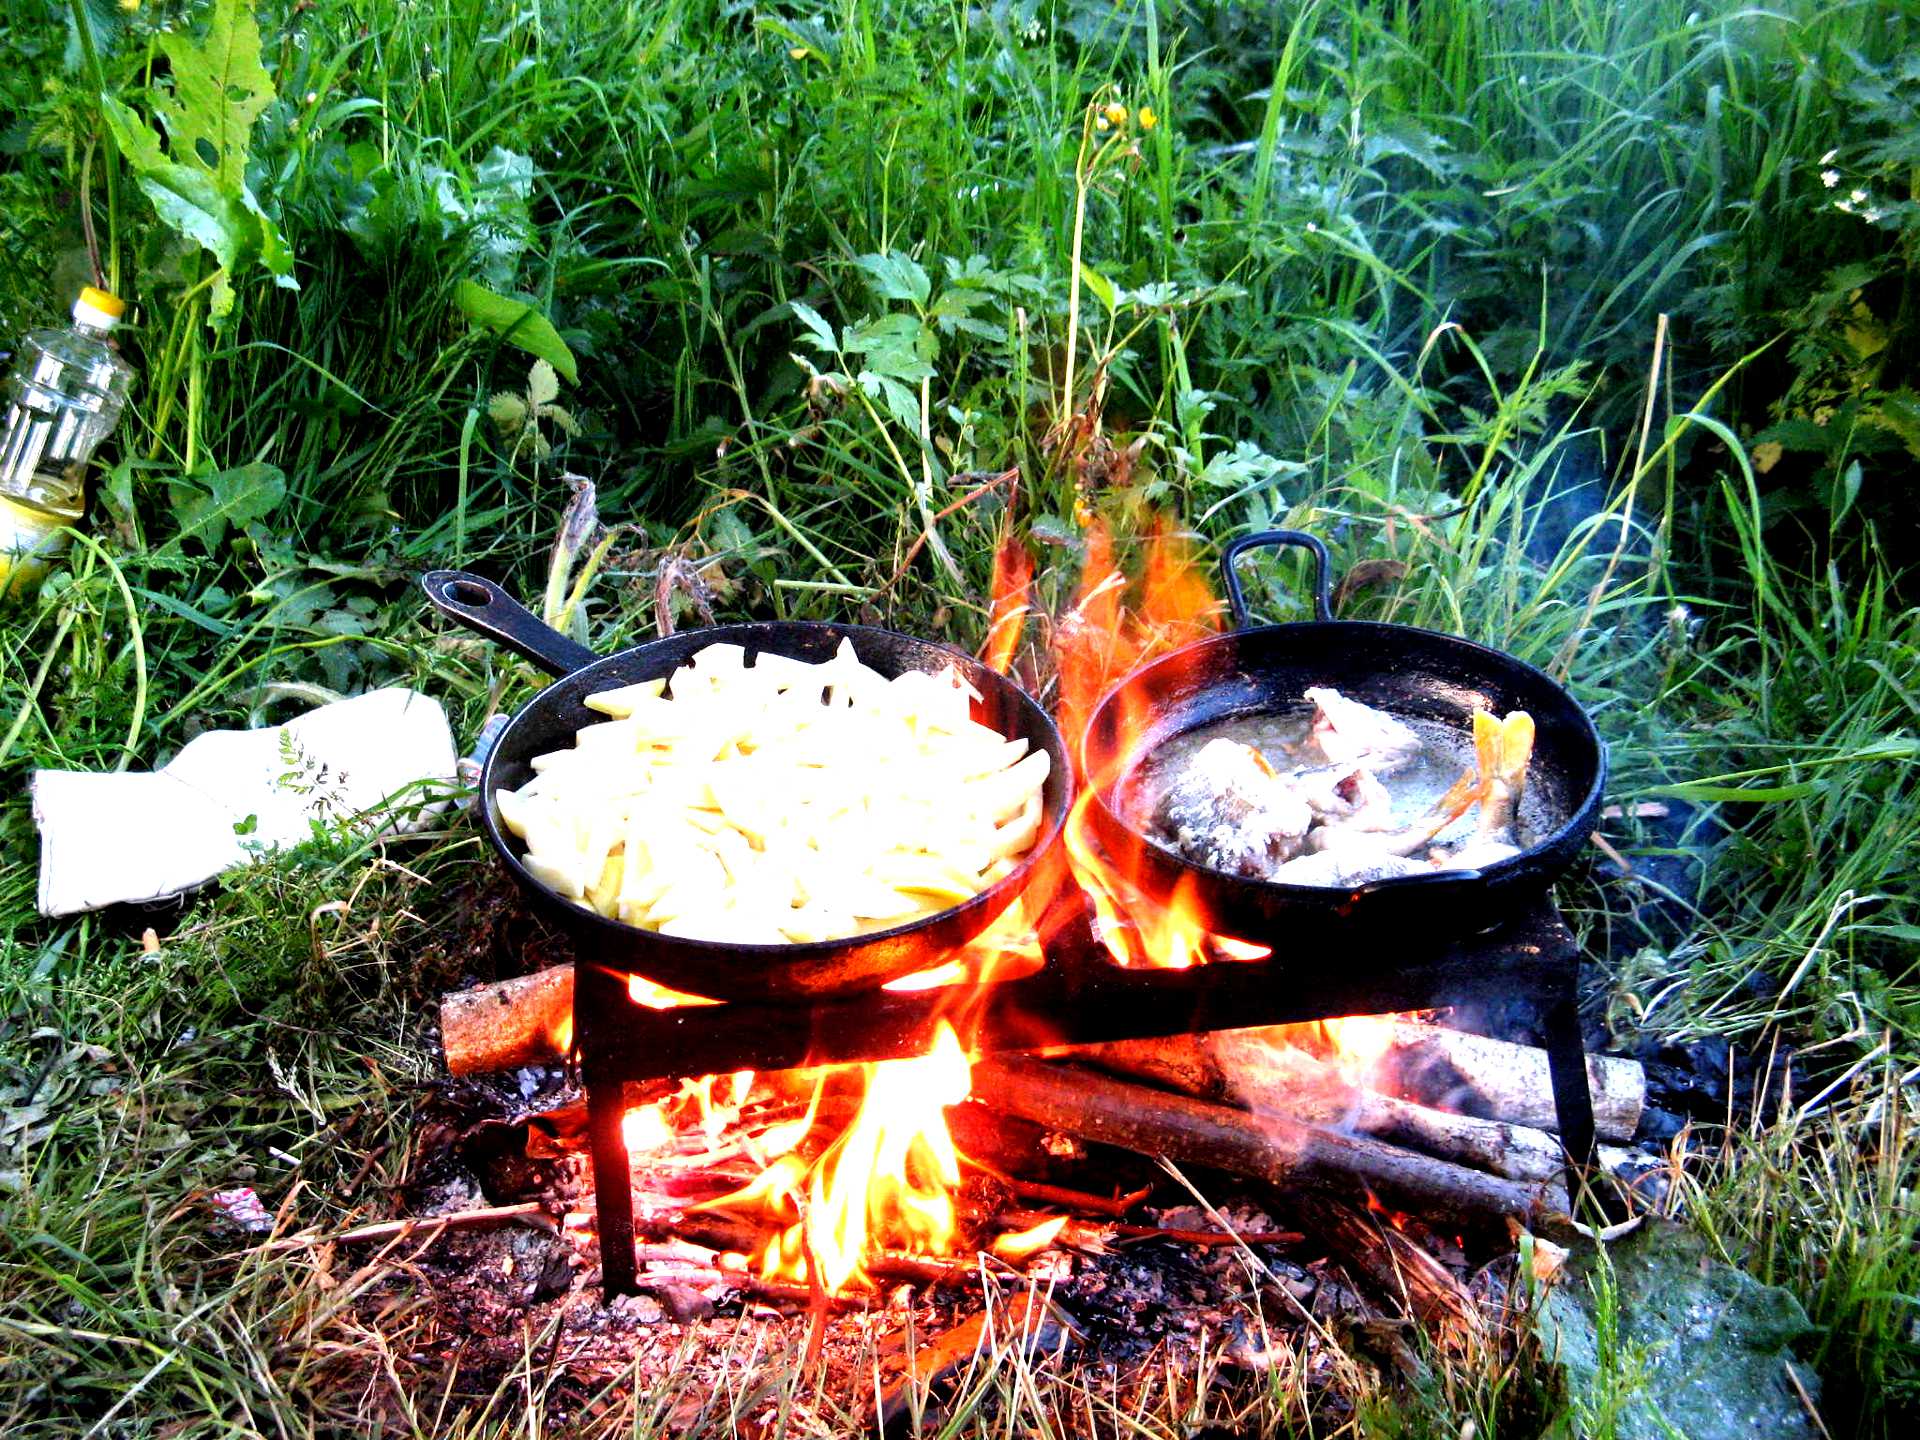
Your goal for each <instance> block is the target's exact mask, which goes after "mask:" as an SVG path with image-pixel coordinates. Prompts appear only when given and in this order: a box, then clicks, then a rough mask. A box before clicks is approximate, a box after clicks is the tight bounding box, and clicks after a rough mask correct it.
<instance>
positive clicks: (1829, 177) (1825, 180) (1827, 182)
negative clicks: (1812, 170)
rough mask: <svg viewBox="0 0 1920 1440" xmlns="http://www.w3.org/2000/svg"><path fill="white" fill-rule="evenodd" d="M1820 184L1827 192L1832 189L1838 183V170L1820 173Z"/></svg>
mask: <svg viewBox="0 0 1920 1440" xmlns="http://www.w3.org/2000/svg"><path fill="white" fill-rule="evenodd" d="M1820 183H1821V184H1822V185H1824V186H1826V187H1827V188H1828V189H1829V190H1831V189H1833V188H1834V187H1835V186H1836V185H1838V184H1839V183H1840V172H1839V171H1838V170H1822V171H1821V172H1820Z"/></svg>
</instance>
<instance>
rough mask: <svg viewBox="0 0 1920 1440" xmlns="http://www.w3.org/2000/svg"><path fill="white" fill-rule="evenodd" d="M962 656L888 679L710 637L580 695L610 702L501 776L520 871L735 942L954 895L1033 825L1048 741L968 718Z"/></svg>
mask: <svg viewBox="0 0 1920 1440" xmlns="http://www.w3.org/2000/svg"><path fill="white" fill-rule="evenodd" d="M979 698H980V697H979V695H978V694H977V693H976V692H975V691H974V690H973V689H972V687H971V686H969V685H967V684H966V683H965V682H964V681H963V680H962V679H961V678H960V676H959V675H958V674H957V673H956V672H955V671H954V670H952V669H948V670H945V671H941V672H938V673H934V672H923V671H909V672H907V673H905V674H902V675H899V676H895V677H893V678H891V679H889V678H888V677H886V676H884V675H881V674H879V673H878V672H877V671H875V670H873V669H872V668H870V667H869V666H867V665H865V664H862V663H861V661H860V659H859V657H858V656H857V655H855V653H854V651H853V647H852V644H851V642H848V641H844V640H843V641H842V642H841V645H840V647H839V648H838V650H837V651H836V652H835V653H834V655H833V657H832V658H831V659H829V660H826V661H824V662H821V663H819V664H810V663H808V662H806V661H801V660H794V659H792V658H790V657H787V656H780V655H751V654H749V653H748V652H747V651H746V650H745V649H743V648H742V647H740V646H738V645H727V644H715V645H709V646H707V647H706V648H705V649H703V650H701V651H698V652H697V653H696V654H694V655H693V656H692V657H691V659H690V660H689V661H688V662H687V663H686V664H685V665H683V666H681V668H680V669H678V670H676V671H675V672H674V673H673V674H672V675H671V676H669V677H667V678H665V679H663V680H648V681H643V682H640V683H638V684H633V685H623V686H620V687H618V688H615V689H610V690H605V691H602V692H600V693H598V694H595V695H590V696H587V697H586V698H585V702H584V703H585V704H586V706H587V708H589V709H591V710H594V711H597V712H599V713H601V714H603V715H606V716H608V717H610V718H609V719H608V720H606V721H605V722H601V723H597V724H592V725H588V726H586V727H585V728H583V729H582V730H581V731H580V732H579V734H578V735H577V736H576V737H575V743H574V745H573V746H572V747H571V748H569V749H566V750H559V751H554V752H551V753H549V754H546V755H541V756H537V757H535V758H534V761H533V770H534V775H533V778H532V779H531V780H529V781H528V782H527V783H526V784H525V785H523V786H521V787H520V788H519V789H518V790H513V791H506V790H502V791H497V792H496V793H495V805H496V807H497V810H498V814H499V817H500V822H501V824H502V825H503V826H505V828H506V829H507V830H508V831H509V832H510V833H512V834H513V835H515V836H516V837H518V838H520V839H521V840H523V841H525V842H526V845H527V855H526V864H527V868H528V870H529V871H530V872H531V873H532V874H534V875H535V876H536V877H537V878H538V879H539V880H540V881H541V882H542V883H543V884H546V885H548V886H550V887H551V888H552V889H553V890H555V891H556V892H557V893H559V894H561V895H564V896H565V897H566V898H568V899H570V900H573V901H575V902H577V903H579V904H581V905H584V906H586V907H588V908H590V909H594V910H597V911H598V912H599V913H601V914H603V915H609V916H612V917H615V918H617V919H619V920H621V921H623V922H625V923H627V924H630V925H637V926H640V927H643V928H647V929H653V930H658V931H660V932H661V933H662V934H668V935H677V936H687V937H691V938H698V939H706V940H714V941H720V942H724V943H731V944H785V943H808V942H813V941H824V940H833V939H839V938H842V937H845V936H851V935H858V934H867V933H871V932H872V931H875V930H883V929H887V928H889V927H891V926H894V925H899V924H903V923H905V922H906V921H909V920H912V919H915V918H917V917H919V916H922V915H928V914H933V913H936V912H938V911H941V910H945V909H948V908H950V907H952V906H954V905H957V904H960V903H962V902H964V901H965V900H967V899H969V898H971V897H972V896H974V895H977V894H978V893H979V892H980V891H981V890H983V889H985V888H986V887H987V886H989V885H991V884H993V883H995V882H996V881H998V880H1000V879H1002V878H1003V877H1004V876H1006V875H1008V874H1010V873H1011V872H1012V871H1013V869H1014V868H1015V866H1016V865H1017V864H1018V862H1019V857H1020V856H1022V855H1024V854H1025V853H1026V852H1027V851H1028V850H1030V849H1031V848H1032V846H1033V844H1034V843H1035V841H1036V840H1037V839H1038V837H1039V834H1040V829H1041V825H1042V821H1043V818H1044V806H1043V804H1042V801H1041V790H1042V787H1043V786H1044V785H1045V783H1046V780H1047V775H1048V768H1049V762H1048V757H1047V755H1046V752H1044V751H1038V752H1035V751H1032V750H1031V748H1030V747H1029V745H1028V744H1027V742H1026V741H1025V740H1018V739H1009V738H1008V737H1006V736H1004V735H1002V734H1001V733H1000V732H998V731H996V730H994V729H992V728H991V727H990V726H986V725H983V724H981V723H980V722H979V721H978V720H976V719H975V718H974V706H975V704H977V702H978V701H979Z"/></svg>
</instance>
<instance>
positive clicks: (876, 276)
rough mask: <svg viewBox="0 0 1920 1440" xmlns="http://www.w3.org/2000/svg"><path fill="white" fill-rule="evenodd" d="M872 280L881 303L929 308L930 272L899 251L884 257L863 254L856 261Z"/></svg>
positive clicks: (891, 252)
mask: <svg viewBox="0 0 1920 1440" xmlns="http://www.w3.org/2000/svg"><path fill="white" fill-rule="evenodd" d="M853 263H854V264H856V265H858V266H859V267H860V268H861V269H862V270H864V271H866V272H867V275H868V276H869V277H870V278H871V279H872V281H873V288H874V293H876V294H877V295H879V297H880V298H881V299H882V300H907V301H911V302H912V303H913V304H914V305H916V306H918V307H920V308H921V309H925V308H926V304H927V296H928V294H929V293H930V292H931V290H932V288H933V287H932V285H931V283H930V282H929V281H928V279H927V272H926V271H925V270H922V269H921V268H920V266H919V264H918V263H917V262H916V261H915V260H913V259H912V258H911V257H910V256H906V255H902V254H901V253H900V252H899V251H897V250H895V251H890V252H888V253H887V254H885V255H862V256H861V257H860V258H859V259H857V260H855V261H854V262H853Z"/></svg>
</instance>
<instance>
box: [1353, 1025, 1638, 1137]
mask: <svg viewBox="0 0 1920 1440" xmlns="http://www.w3.org/2000/svg"><path fill="white" fill-rule="evenodd" d="M1383 1064H1384V1065H1385V1066H1386V1067H1388V1073H1389V1074H1391V1075H1393V1076H1394V1077H1395V1079H1396V1081H1397V1088H1399V1089H1400V1090H1401V1091H1403V1092H1408V1093H1410V1095H1411V1098H1414V1099H1418V1100H1424V1101H1426V1102H1427V1103H1428V1104H1445V1105H1446V1106H1447V1108H1449V1109H1457V1110H1462V1111H1465V1112H1467V1113H1469V1114H1473V1115H1478V1116H1482V1117H1485V1118H1487V1119H1493V1120H1510V1121H1513V1122H1514V1123H1516V1124H1520V1125H1533V1126H1537V1127H1539V1128H1541V1129H1551V1128H1553V1126H1554V1125H1555V1124H1556V1123H1557V1121H1556V1118H1555V1115H1554V1108H1553V1082H1552V1080H1551V1078H1550V1077H1549V1075H1548V1070H1547V1052H1546V1051H1545V1050H1539V1049H1535V1048H1534V1047H1533V1046H1531V1045H1515V1044H1512V1043H1510V1042H1509V1041H1506V1040H1489V1039H1488V1038H1487V1037H1486V1036H1484V1035H1469V1034H1468V1033H1466V1032H1465V1031H1464V1030H1449V1029H1446V1028H1445V1027H1443V1026H1438V1025H1414V1024H1408V1023H1405V1022H1402V1023H1400V1024H1396V1025H1395V1026H1394V1027H1393V1039H1392V1043H1391V1045H1390V1047H1389V1049H1388V1051H1387V1056H1386V1059H1385V1060H1384V1062H1383ZM1587 1085H1588V1087H1589V1089H1590V1090H1591V1091H1592V1093H1593V1127H1594V1133H1595V1134H1597V1135H1598V1136H1599V1137H1600V1138H1601V1139H1602V1140H1617V1141H1622V1142H1626V1141H1630V1140H1632V1139H1633V1135H1634V1131H1635V1130H1637V1129H1638V1128H1639V1125H1640V1112H1641V1110H1642V1109H1644V1108H1645V1106H1646V1103H1647V1074H1646V1071H1645V1070H1644V1069H1642V1068H1641V1066H1640V1063H1639V1062H1638V1061H1635V1060H1625V1059H1621V1058H1619V1057H1618V1056H1613V1055H1589V1056H1588V1057H1587Z"/></svg>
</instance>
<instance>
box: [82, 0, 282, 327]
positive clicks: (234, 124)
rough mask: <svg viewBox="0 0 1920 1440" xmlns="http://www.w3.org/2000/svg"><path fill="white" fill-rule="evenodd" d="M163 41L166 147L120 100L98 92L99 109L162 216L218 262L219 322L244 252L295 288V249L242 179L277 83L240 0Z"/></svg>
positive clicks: (158, 103)
mask: <svg viewBox="0 0 1920 1440" xmlns="http://www.w3.org/2000/svg"><path fill="white" fill-rule="evenodd" d="M159 44H160V48H161V49H162V50H163V51H165V53H166V56H167V60H168V62H169V67H170V69H171V72H172V77H173V88H172V89H171V90H170V91H161V92H158V93H157V94H156V98H155V99H154V101H153V113H154V116H155V117H156V118H157V119H158V120H159V122H160V124H161V127H162V128H163V129H164V130H165V131H166V144H165V147H164V148H163V147H162V144H161V140H160V136H159V134H158V133H157V132H156V131H155V130H154V128H153V127H152V125H150V124H149V123H148V122H147V121H145V120H143V119H142V118H141V117H140V116H139V115H138V114H136V113H135V112H134V111H133V110H132V109H131V108H129V107H128V106H127V105H125V104H123V103H122V102H121V101H119V100H118V99H116V98H114V97H113V96H111V95H102V96H101V97H100V100H101V108H102V111H103V113H104V114H105V116H106V121H107V126H108V128H109V129H110V130H111V131H112V132H113V137H114V140H115V141H116V142H117V143H118V145H119V147H120V153H121V154H122V156H124V157H125V159H126V161H127V164H128V166H129V167H130V168H131V169H132V171H133V174H134V178H135V180H136V181H137V182H138V184H139V186H140V189H141V192H142V193H143V194H144V195H146V197H147V199H148V200H149V201H150V202H151V203H152V205H153V208H154V211H155V213H156V214H158V215H159V217H160V220H161V222H162V223H163V224H165V225H166V226H167V227H168V228H170V229H172V230H173V231H175V232H176V233H177V234H179V235H181V236H183V237H185V238H186V239H188V240H191V241H192V242H194V243H195V244H197V245H199V246H200V247H201V248H202V249H204V250H206V251H207V252H208V253H209V254H211V255H212V256H213V258H214V259H215V261H217V262H218V264H219V266H220V270H221V272H222V273H220V274H218V275H217V276H215V277H214V281H213V284H212V286H211V288H210V292H209V293H210V296H211V299H210V303H209V305H208V318H209V320H211V321H213V322H215V323H218V322H220V321H222V320H224V319H225V318H226V317H227V316H228V315H229V314H231V313H232V310H233V304H234V290H233V274H234V271H235V270H236V269H237V268H238V267H239V266H241V265H242V264H243V263H244V262H245V261H247V260H250V259H257V260H258V261H259V262H260V264H261V265H262V267H264V268H265V269H266V270H267V272H268V273H269V274H271V275H272V276H273V277H274V280H275V283H277V284H279V285H282V286H285V287H286V288H288V289H295V288H297V287H298V282H297V281H295V279H294V278H293V254H292V251H291V250H289V249H288V247H287V242H286V239H285V237H284V236H282V235H281V233H280V228H279V226H278V225H277V224H275V223H274V220H273V217H272V216H270V215H268V214H267V212H266V210H265V208H264V207H263V206H262V205H261V204H260V201H259V199H258V197H256V196H255V195H254V193H253V191H252V189H250V188H249V187H248V185H247V159H248V154H247V142H248V140H249V139H250V138H251V136H252V134H253V124H254V121H256V120H257V119H259V118H260V112H261V111H263V110H264V109H266V107H267V106H268V105H269V104H271V103H272V101H273V98H274V89H273V81H272V79H271V78H270V77H269V76H268V74H267V72H266V69H265V67H263V66H262V65H261V63H260V27H259V25H258V24H256V23H255V21H254V18H253V13H252V11H251V10H249V9H248V8H247V7H246V6H245V5H243V4H242V3H241V0H216V3H215V4H214V7H213V10H212V12H211V14H210V15H209V16H208V21H207V28H206V32H205V34H204V35H202V36H200V37H199V38H197V39H196V38H194V37H193V36H190V35H189V34H187V33H186V32H185V31H181V30H168V31H165V32H163V33H162V34H161V36H160V37H159Z"/></svg>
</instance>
